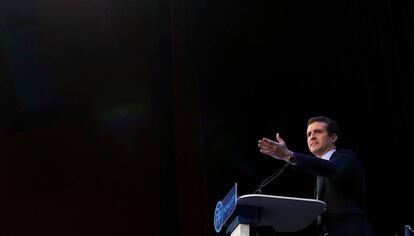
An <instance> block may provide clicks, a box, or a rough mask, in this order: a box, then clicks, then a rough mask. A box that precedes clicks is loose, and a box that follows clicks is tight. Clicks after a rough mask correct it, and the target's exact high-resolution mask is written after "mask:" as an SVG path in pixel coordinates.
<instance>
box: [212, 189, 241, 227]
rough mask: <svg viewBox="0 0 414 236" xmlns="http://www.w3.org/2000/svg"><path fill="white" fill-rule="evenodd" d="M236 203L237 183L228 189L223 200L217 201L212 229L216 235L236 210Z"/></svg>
mask: <svg viewBox="0 0 414 236" xmlns="http://www.w3.org/2000/svg"><path fill="white" fill-rule="evenodd" d="M236 203H237V183H236V184H234V186H233V187H232V188H231V189H230V191H229V192H228V193H227V195H226V196H225V197H224V198H223V200H221V201H218V202H217V205H216V209H215V211H214V229H215V230H216V232H217V233H219V232H220V231H221V227H222V226H223V225H225V223H226V221H227V220H228V219H229V217H230V215H231V214H232V213H233V211H234V209H236Z"/></svg>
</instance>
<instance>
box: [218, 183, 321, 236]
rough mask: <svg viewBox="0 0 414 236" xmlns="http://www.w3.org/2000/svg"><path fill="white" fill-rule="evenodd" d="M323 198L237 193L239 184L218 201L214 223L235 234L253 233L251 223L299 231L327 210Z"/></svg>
mask: <svg viewBox="0 0 414 236" xmlns="http://www.w3.org/2000/svg"><path fill="white" fill-rule="evenodd" d="M325 207H326V204H325V203H324V202H322V201H320V200H316V199H308V198H295V197H285V196H273V195H265V194H247V195H243V196H237V184H235V185H234V187H233V188H232V189H231V190H230V191H229V193H228V194H227V195H226V197H225V198H224V199H223V200H222V201H219V202H218V203H217V205H216V211H215V215H214V227H215V229H216V232H217V233H218V232H220V231H221V228H222V226H224V227H226V234H231V236H249V235H250V230H251V227H254V226H271V227H273V230H275V231H276V232H296V231H299V230H301V229H304V228H305V227H307V226H309V225H310V224H311V223H312V221H313V220H315V219H316V218H317V217H318V215H320V214H321V213H322V212H323V211H324V210H325Z"/></svg>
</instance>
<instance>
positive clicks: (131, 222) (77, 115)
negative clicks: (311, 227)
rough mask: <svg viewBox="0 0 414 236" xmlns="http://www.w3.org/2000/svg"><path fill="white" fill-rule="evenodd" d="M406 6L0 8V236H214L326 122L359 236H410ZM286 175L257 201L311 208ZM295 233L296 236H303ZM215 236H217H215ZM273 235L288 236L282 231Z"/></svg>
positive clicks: (107, 1)
mask: <svg viewBox="0 0 414 236" xmlns="http://www.w3.org/2000/svg"><path fill="white" fill-rule="evenodd" d="M412 11H413V6H412V3H411V2H409V1H393V2H392V1H386V0H380V1H366V0H364V1H354V0H351V1H319V2H312V1H303V2H298V1H271V2H268V1H261V0H259V1H254V2H252V1H243V0H241V1H240V0H239V1H234V0H230V1H218V0H209V1H207V0H195V1H194V0H193V1H188V0H172V1H164V0H158V1H148V0H143V1H135V0H134V1H133V0H117V1H114V0H100V1H73V0H72V1H68V0H53V1H52V0H37V1H35V0H17V1H16V0H14V1H11V0H1V1H0V20H1V21H0V22H1V24H0V42H1V44H0V78H1V79H0V81H1V82H0V89H1V90H0V109H1V115H0V122H1V123H0V132H1V133H0V134H1V136H0V139H1V148H0V150H1V151H0V161H1V163H0V217H1V222H2V223H1V225H0V235H29V234H36V235H38V234H42V235H183V236H184V235H215V233H214V228H213V212H214V207H215V204H216V202H217V201H218V200H221V199H222V198H223V197H224V195H225V194H226V193H227V191H228V190H229V189H230V188H231V186H232V185H233V184H234V183H235V182H237V183H238V186H239V194H240V195H243V194H248V193H252V192H253V191H254V190H255V189H256V188H257V187H258V185H259V183H260V182H261V181H262V180H263V179H264V178H266V177H267V176H269V175H271V174H272V173H273V172H274V171H276V170H277V169H279V168H281V166H282V165H283V163H281V162H280V161H277V160H274V159H272V158H269V157H267V156H264V155H262V154H260V153H259V152H258V148H257V141H258V139H260V138H262V137H270V138H273V137H274V135H275V133H276V132H280V133H281V136H282V137H283V138H284V139H285V141H286V142H287V144H288V146H289V148H290V149H292V150H295V151H301V152H307V146H306V137H305V131H306V121H307V119H308V118H309V117H311V116H313V115H326V116H329V117H331V118H333V119H335V120H336V121H337V122H338V123H339V125H340V126H341V129H342V134H343V136H342V138H343V139H342V146H344V147H350V148H353V149H355V151H356V152H357V153H358V154H359V155H360V158H361V160H362V162H363V165H364V167H365V170H366V175H367V182H368V207H369V209H368V213H369V217H370V219H371V222H372V224H373V227H374V229H375V231H376V232H377V235H395V234H398V235H402V233H403V227H404V225H406V224H409V225H413V224H414V217H413V214H412V212H413V203H412V199H414V196H413V193H412V191H411V190H410V188H412V184H411V181H412V177H411V173H412V166H411V165H410V161H411V160H410V159H411V156H410V154H409V153H410V152H409V149H410V147H411V146H410V145H411V143H412V138H410V137H411V131H412V129H411V125H410V123H409V122H411V120H412V118H413V117H412V115H411V113H412V112H411V111H409V109H410V107H412V104H411V103H412V102H411V101H412V91H411V87H410V86H409V78H412V77H413V75H414V73H413V60H412V58H413V56H412V55H413V45H414V43H413V42H414V38H413V35H414V32H413V31H414V24H413V21H412V20H413V16H412ZM314 183H315V179H314V177H313V176H309V175H306V174H304V173H300V172H296V171H293V170H291V169H287V170H286V171H285V172H284V173H283V174H282V175H281V176H279V177H278V179H277V180H275V181H274V182H273V183H272V184H270V185H268V186H267V187H266V188H265V189H264V190H263V191H264V193H267V194H274V195H281V196H294V197H309V198H310V197H312V194H313V188H314ZM306 233H307V232H305V231H304V232H298V233H295V234H297V235H306ZM223 235H224V234H223ZM289 235H294V234H293V233H292V234H289Z"/></svg>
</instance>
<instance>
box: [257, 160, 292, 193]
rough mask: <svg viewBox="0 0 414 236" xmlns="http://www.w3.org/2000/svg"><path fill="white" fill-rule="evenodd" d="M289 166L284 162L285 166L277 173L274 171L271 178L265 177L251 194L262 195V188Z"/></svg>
mask: <svg viewBox="0 0 414 236" xmlns="http://www.w3.org/2000/svg"><path fill="white" fill-rule="evenodd" d="M289 165H290V163H289V162H286V164H285V165H284V166H283V167H282V168H281V169H279V170H278V171H276V172H275V173H273V174H272V175H271V176H269V177H267V178H266V179H265V180H263V181H262V182H261V183H260V186H259V188H258V189H256V191H254V192H253V193H255V194H256V193H259V194H260V193H262V188H264V187H265V186H266V185H268V184H269V183H270V182H272V181H273V180H274V179H275V178H276V177H278V176H279V175H280V174H282V172H283V171H284V170H285V169H286V167H288V166H289Z"/></svg>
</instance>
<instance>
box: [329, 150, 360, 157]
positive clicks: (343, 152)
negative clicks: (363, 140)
mask: <svg viewBox="0 0 414 236" xmlns="http://www.w3.org/2000/svg"><path fill="white" fill-rule="evenodd" d="M334 155H335V156H336V155H346V156H350V157H353V158H357V154H356V153H355V151H354V150H352V149H350V148H341V149H338V150H336V152H335V153H334Z"/></svg>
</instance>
